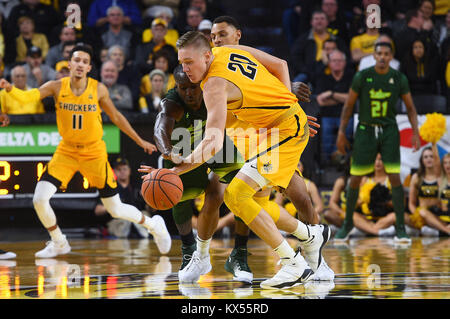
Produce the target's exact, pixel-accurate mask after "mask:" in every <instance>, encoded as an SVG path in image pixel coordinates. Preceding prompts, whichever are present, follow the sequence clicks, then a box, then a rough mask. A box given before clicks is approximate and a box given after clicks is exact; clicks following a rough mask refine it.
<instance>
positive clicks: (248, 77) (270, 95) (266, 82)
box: [200, 47, 306, 128]
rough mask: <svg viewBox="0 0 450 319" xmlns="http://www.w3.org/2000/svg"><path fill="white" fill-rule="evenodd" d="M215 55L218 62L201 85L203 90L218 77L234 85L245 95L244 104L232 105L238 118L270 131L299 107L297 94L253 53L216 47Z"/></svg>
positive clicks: (243, 96) (215, 61)
mask: <svg viewBox="0 0 450 319" xmlns="http://www.w3.org/2000/svg"><path fill="white" fill-rule="evenodd" d="M212 52H213V55H214V60H213V61H212V63H211V66H210V68H209V70H208V74H207V75H206V77H205V78H204V79H203V81H202V82H201V84H200V85H201V87H202V88H203V85H204V83H205V82H206V81H207V80H208V79H209V78H210V77H214V76H217V77H221V78H224V79H226V80H228V81H230V82H232V83H234V84H235V85H236V86H237V87H238V88H239V89H240V90H241V92H242V104H241V105H236V103H229V104H228V105H227V108H228V110H229V111H231V112H232V113H233V114H234V115H235V116H236V117H237V119H239V120H241V121H244V122H246V123H249V124H250V125H252V126H254V127H261V128H269V127H271V124H273V122H274V121H275V120H276V119H278V118H279V117H280V116H281V115H283V114H284V113H285V112H286V111H287V110H289V109H290V108H291V107H298V104H297V101H298V99H297V97H296V96H295V94H293V93H292V92H290V91H289V89H288V88H287V87H286V86H285V85H284V84H283V83H282V82H281V81H280V80H279V79H278V78H276V77H275V76H274V75H272V74H271V73H270V72H269V71H268V70H267V69H266V68H265V67H264V66H263V65H262V64H260V63H259V61H258V60H256V58H255V57H254V56H253V55H252V54H250V53H249V52H247V51H244V50H240V49H235V48H228V47H215V48H213V49H212ZM298 108H299V109H300V110H301V108H300V107H298ZM301 112H302V113H303V114H304V112H303V110H301ZM304 116H305V118H306V115H304ZM234 124H235V125H236V123H234Z"/></svg>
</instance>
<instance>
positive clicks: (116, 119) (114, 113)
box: [98, 83, 157, 154]
mask: <svg viewBox="0 0 450 319" xmlns="http://www.w3.org/2000/svg"><path fill="white" fill-rule="evenodd" d="M98 102H99V104H100V107H101V108H102V110H103V111H105V113H106V114H107V115H108V116H109V118H110V120H111V122H113V123H114V124H115V125H116V126H117V127H118V128H119V129H120V130H121V131H122V132H124V133H125V134H126V135H128V136H129V137H130V138H131V139H132V140H133V141H135V142H136V144H137V145H139V146H140V147H142V148H143V149H144V151H145V152H146V153H148V154H151V153H153V152H154V151H156V150H157V149H156V146H155V145H153V144H152V143H150V142H147V141H145V140H143V139H142V138H141V137H140V136H139V134H138V133H136V131H135V130H134V129H133V128H132V127H131V125H130V123H129V122H128V120H127V119H126V118H125V116H123V114H122V113H120V112H119V111H118V110H117V109H116V107H115V106H114V104H113V102H112V101H111V98H110V97H109V93H108V89H107V88H106V86H105V85H104V84H103V83H99V84H98Z"/></svg>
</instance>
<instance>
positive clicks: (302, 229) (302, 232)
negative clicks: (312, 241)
mask: <svg viewBox="0 0 450 319" xmlns="http://www.w3.org/2000/svg"><path fill="white" fill-rule="evenodd" d="M297 222H298V224H297V229H296V230H295V231H294V232H293V233H292V235H294V236H295V237H297V238H298V239H300V240H307V239H308V238H309V236H310V234H309V229H308V226H306V225H305V224H303V223H302V222H301V221H299V220H297Z"/></svg>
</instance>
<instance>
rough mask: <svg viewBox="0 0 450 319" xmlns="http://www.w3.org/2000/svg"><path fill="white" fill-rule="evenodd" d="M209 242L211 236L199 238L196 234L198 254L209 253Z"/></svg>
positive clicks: (204, 254)
mask: <svg viewBox="0 0 450 319" xmlns="http://www.w3.org/2000/svg"><path fill="white" fill-rule="evenodd" d="M210 243H211V238H209V239H205V240H203V239H201V238H200V237H198V235H197V251H198V252H199V253H200V256H202V257H205V256H208V255H209V244H210Z"/></svg>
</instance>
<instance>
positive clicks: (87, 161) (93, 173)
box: [42, 77, 117, 197]
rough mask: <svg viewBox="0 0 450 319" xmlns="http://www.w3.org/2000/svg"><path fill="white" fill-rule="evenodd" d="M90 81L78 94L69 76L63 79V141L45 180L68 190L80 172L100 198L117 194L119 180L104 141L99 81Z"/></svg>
mask: <svg viewBox="0 0 450 319" xmlns="http://www.w3.org/2000/svg"><path fill="white" fill-rule="evenodd" d="M87 81H88V84H87V87H86V89H85V91H84V92H83V93H82V94H81V95H80V96H76V95H75V94H73V92H72V90H71V88H70V77H65V78H62V79H61V89H60V91H59V94H58V97H57V98H56V103H55V109H56V123H57V126H58V131H59V134H60V135H61V137H62V140H61V142H60V143H59V145H58V147H57V148H56V151H55V154H54V155H53V157H52V159H51V160H50V162H49V163H48V165H47V167H46V172H45V173H44V174H43V177H42V179H44V180H49V181H51V182H52V181H53V182H60V183H61V184H60V187H61V189H65V188H66V187H67V184H68V183H69V182H70V180H71V179H72V177H73V175H74V174H75V173H76V172H77V171H79V172H80V173H81V174H82V175H83V176H84V177H85V178H87V180H88V181H89V184H90V185H91V186H93V187H96V188H98V189H99V190H100V196H101V197H109V196H113V195H114V194H115V193H116V188H117V182H116V180H115V178H114V173H113V170H112V168H111V166H110V164H109V162H108V154H107V152H106V144H105V142H104V141H103V140H102V137H103V126H102V118H101V113H102V110H101V108H100V106H99V102H98V96H97V85H98V81H97V80H94V79H92V78H88V80H87ZM49 175H50V176H49ZM53 179H56V180H57V181H54V180H53ZM57 184H58V183H57Z"/></svg>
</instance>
